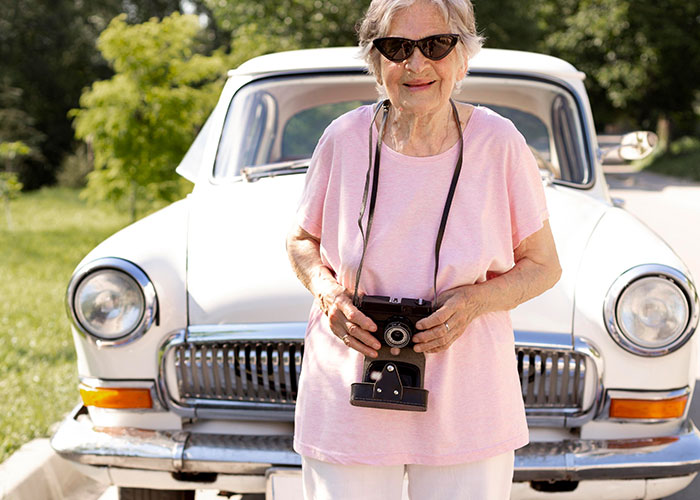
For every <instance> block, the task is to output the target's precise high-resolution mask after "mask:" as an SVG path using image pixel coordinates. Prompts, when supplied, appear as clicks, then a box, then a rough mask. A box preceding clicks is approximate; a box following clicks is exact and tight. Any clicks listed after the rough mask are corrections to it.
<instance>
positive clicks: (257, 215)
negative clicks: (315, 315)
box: [187, 175, 606, 333]
mask: <svg viewBox="0 0 700 500" xmlns="http://www.w3.org/2000/svg"><path fill="white" fill-rule="evenodd" d="M303 184H304V176H303V175H289V176H283V177H274V178H264V179H260V180H258V181H256V182H253V183H246V182H235V183H231V184H227V185H218V186H213V185H208V186H205V187H204V188H202V189H195V191H194V192H193V193H192V194H191V195H190V198H191V199H190V207H191V213H190V217H189V235H188V241H189V247H188V261H187V281H188V292H189V294H188V295H189V298H188V307H189V323H190V325H204V324H208V325H211V324H235V323H238V324H240V323H267V322H292V321H306V320H307V319H308V312H309V309H310V307H311V305H312V296H311V294H310V293H309V292H308V291H307V290H306V289H305V288H304V287H303V286H302V285H301V284H300V282H299V280H298V279H297V278H296V276H295V275H294V273H293V272H292V270H291V266H290V264H289V260H288V258H287V253H286V250H285V236H286V234H287V232H288V231H289V229H290V228H291V227H292V226H293V224H294V220H295V219H294V215H295V212H296V207H297V204H298V201H299V198H300V195H301V191H302V188H303ZM546 192H547V201H548V208H549V211H550V215H551V217H550V223H551V225H552V230H553V233H554V236H555V240H556V244H557V249H558V251H559V256H560V261H561V264H562V269H563V273H562V278H561V280H560V281H559V283H558V284H557V285H556V286H555V287H554V288H553V289H551V290H549V291H547V292H546V293H545V294H543V295H541V296H540V297H537V298H536V299H534V300H532V301H530V302H528V303H526V304H523V305H521V306H520V307H518V308H517V309H516V310H514V311H513V313H512V317H513V324H514V327H515V328H516V329H518V330H527V331H536V332H545V333H546V332H550V333H570V332H571V328H572V316H573V303H574V299H573V297H574V291H575V279H576V274H577V271H578V268H579V265H580V262H581V257H582V253H583V251H584V249H585V247H586V244H587V242H588V239H589V238H590V235H591V233H592V231H593V229H594V227H595V225H596V223H597V222H598V220H599V219H600V218H601V217H602V215H603V213H604V212H605V209H606V205H605V204H604V203H601V202H600V201H597V200H595V199H593V198H592V197H590V196H588V194H586V193H585V192H579V191H577V190H575V189H571V188H566V187H561V186H547V188H546Z"/></svg>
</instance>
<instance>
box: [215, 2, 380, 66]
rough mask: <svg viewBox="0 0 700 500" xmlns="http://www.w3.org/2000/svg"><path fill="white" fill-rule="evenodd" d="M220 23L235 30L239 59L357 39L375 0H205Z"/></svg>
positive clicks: (227, 29)
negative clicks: (357, 28)
mask: <svg viewBox="0 0 700 500" xmlns="http://www.w3.org/2000/svg"><path fill="white" fill-rule="evenodd" d="M202 3H203V5H204V6H206V7H208V9H209V11H210V12H211V14H212V16H213V18H214V20H215V21H216V24H217V26H218V27H219V29H221V30H224V31H227V32H229V33H231V37H232V40H233V45H232V48H233V55H234V57H235V59H234V61H235V62H236V63H241V62H243V61H245V60H246V59H249V58H251V57H253V56H256V55H260V54H264V53H268V52H279V51H282V50H293V49H300V48H310V47H331V46H348V45H356V44H357V37H356V35H355V24H356V23H357V22H358V21H359V20H360V19H361V17H362V15H363V14H364V12H365V10H366V9H367V7H368V6H369V0H356V1H352V2H347V1H342V0H239V1H235V2H232V1H231V2H221V1H219V0H202Z"/></svg>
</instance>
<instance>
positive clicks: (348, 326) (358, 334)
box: [345, 321, 382, 349]
mask: <svg viewBox="0 0 700 500" xmlns="http://www.w3.org/2000/svg"><path fill="white" fill-rule="evenodd" d="M345 330H346V331H347V332H348V333H349V334H350V336H352V337H354V338H356V339H357V340H358V341H360V342H362V343H363V344H365V345H366V346H369V347H371V348H373V349H379V348H380V347H381V346H382V345H381V344H380V343H379V340H377V338H376V337H375V336H374V335H372V334H371V333H370V332H368V331H367V330H363V329H362V328H360V327H359V326H358V325H357V324H355V323H353V322H352V321H346V323H345Z"/></svg>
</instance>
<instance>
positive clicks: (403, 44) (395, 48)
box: [374, 37, 414, 62]
mask: <svg viewBox="0 0 700 500" xmlns="http://www.w3.org/2000/svg"><path fill="white" fill-rule="evenodd" d="M374 46H375V47H376V48H377V50H378V51H379V52H380V53H381V54H382V55H383V56H384V57H386V58H387V59H389V60H390V61H393V62H401V61H404V60H406V59H408V58H409V57H410V56H411V53H412V52H413V47H414V43H413V41H412V40H408V39H406V38H393V37H392V38H378V39H376V40H375V41H374Z"/></svg>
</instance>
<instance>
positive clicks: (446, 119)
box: [384, 102, 459, 156]
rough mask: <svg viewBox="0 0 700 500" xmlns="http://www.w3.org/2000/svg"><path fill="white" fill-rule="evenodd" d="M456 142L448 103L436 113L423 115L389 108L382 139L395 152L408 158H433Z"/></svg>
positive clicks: (456, 137)
mask: <svg viewBox="0 0 700 500" xmlns="http://www.w3.org/2000/svg"><path fill="white" fill-rule="evenodd" d="M458 139H459V137H458V132H457V127H456V126H455V124H454V117H453V112H452V105H451V104H450V103H449V102H447V103H446V105H445V106H443V107H442V108H441V109H439V110H438V111H432V112H429V113H425V114H416V113H411V112H410V111H407V110H405V109H402V108H399V107H393V106H392V107H391V108H390V112H389V121H388V123H387V129H386V133H385V135H384V140H385V142H386V143H387V145H388V146H389V147H390V148H392V149H393V150H394V151H398V152H399V153H402V154H406V155H410V156H433V155H437V154H440V153H442V152H444V151H447V150H448V149H450V148H451V147H452V146H453V145H454V143H455V142H456V141H457V140H458Z"/></svg>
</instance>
